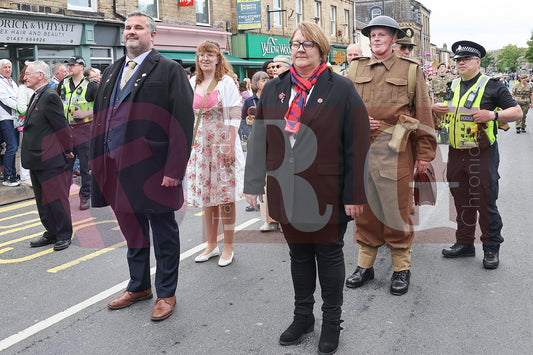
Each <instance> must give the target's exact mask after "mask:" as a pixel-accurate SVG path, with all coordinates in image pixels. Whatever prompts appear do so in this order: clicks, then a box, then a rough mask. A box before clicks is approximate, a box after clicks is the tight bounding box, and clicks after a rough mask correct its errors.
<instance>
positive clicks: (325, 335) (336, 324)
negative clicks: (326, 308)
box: [318, 320, 344, 355]
mask: <svg viewBox="0 0 533 355" xmlns="http://www.w3.org/2000/svg"><path fill="white" fill-rule="evenodd" d="M342 322H344V321H343V320H338V321H327V320H323V321H322V332H321V333H320V340H319V341H318V353H319V354H321V355H331V354H335V352H336V351H337V348H338V347H339V334H340V332H341V329H342V327H341V323H342Z"/></svg>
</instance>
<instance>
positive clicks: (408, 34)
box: [396, 28, 416, 46]
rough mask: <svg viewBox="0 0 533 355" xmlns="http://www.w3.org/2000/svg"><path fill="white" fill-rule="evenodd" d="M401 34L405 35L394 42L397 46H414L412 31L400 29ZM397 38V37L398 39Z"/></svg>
mask: <svg viewBox="0 0 533 355" xmlns="http://www.w3.org/2000/svg"><path fill="white" fill-rule="evenodd" d="M402 31H403V33H405V37H403V38H401V39H398V41H396V43H397V44H406V45H408V46H416V44H415V40H414V39H413V37H414V33H413V30H412V29H410V28H402ZM398 38H399V37H398Z"/></svg>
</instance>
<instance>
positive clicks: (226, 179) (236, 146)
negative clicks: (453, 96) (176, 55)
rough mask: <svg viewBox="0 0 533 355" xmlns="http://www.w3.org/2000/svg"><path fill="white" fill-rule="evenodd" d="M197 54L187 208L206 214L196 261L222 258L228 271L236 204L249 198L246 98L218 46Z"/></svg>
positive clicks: (207, 43) (210, 44)
mask: <svg viewBox="0 0 533 355" xmlns="http://www.w3.org/2000/svg"><path fill="white" fill-rule="evenodd" d="M196 53H197V55H196V68H197V69H196V75H195V76H194V77H192V78H191V79H190V83H191V86H192V88H193V90H194V103H193V108H194V112H195V115H196V122H195V129H196V134H195V136H194V142H193V147H192V151H191V157H190V159H189V163H188V165H187V203H188V204H190V205H192V206H194V207H200V208H203V209H204V212H205V213H204V216H205V231H206V234H207V247H206V249H205V250H204V252H203V253H202V254H200V255H199V256H197V257H196V259H195V261H196V262H204V261H207V260H209V259H210V258H212V257H214V256H218V255H220V259H219V261H218V265H219V266H227V265H229V264H231V262H232V261H233V256H234V252H233V234H234V230H235V229H234V228H235V201H238V200H241V199H243V198H244V196H243V194H242V190H243V174H244V154H243V152H242V148H241V143H240V139H239V135H238V133H237V131H238V129H239V124H240V121H241V96H240V94H239V91H238V89H237V87H236V86H235V83H234V81H233V79H232V78H231V77H230V76H229V74H231V69H230V66H229V64H228V62H227V61H226V59H225V58H224V55H223V54H222V53H221V52H220V47H219V45H218V44H217V43H216V42H213V41H204V42H202V43H200V44H199V45H198V49H197V52H196ZM213 80H215V82H214V83H213V85H211V83H212V81H213ZM215 83H216V86H215ZM210 86H211V88H212V87H213V86H214V89H213V90H212V91H211V90H210ZM208 91H210V92H208ZM206 96H207V97H206ZM202 103H203V107H202V112H201V116H200V117H199V116H198V115H199V111H200V107H201V106H202ZM196 127H197V128H196ZM219 220H221V221H222V225H223V229H224V250H223V252H222V254H221V253H220V250H219V248H218V245H217V235H218V230H217V229H218V224H219Z"/></svg>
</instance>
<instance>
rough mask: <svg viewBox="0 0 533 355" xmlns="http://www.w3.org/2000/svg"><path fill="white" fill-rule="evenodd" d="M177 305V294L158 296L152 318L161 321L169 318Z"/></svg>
mask: <svg viewBox="0 0 533 355" xmlns="http://www.w3.org/2000/svg"><path fill="white" fill-rule="evenodd" d="M175 305H176V295H174V296H172V297H168V298H158V299H157V301H156V303H155V306H154V310H153V311H152V320H154V321H159V320H163V319H167V318H168V317H170V316H171V315H172V313H174V306H175Z"/></svg>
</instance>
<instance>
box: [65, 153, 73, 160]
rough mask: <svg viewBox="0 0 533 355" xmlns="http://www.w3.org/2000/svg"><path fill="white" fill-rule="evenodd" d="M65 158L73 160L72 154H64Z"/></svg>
mask: <svg viewBox="0 0 533 355" xmlns="http://www.w3.org/2000/svg"><path fill="white" fill-rule="evenodd" d="M65 156H66V157H67V158H70V159H73V158H74V153H72V152H70V153H65Z"/></svg>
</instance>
